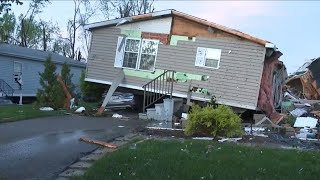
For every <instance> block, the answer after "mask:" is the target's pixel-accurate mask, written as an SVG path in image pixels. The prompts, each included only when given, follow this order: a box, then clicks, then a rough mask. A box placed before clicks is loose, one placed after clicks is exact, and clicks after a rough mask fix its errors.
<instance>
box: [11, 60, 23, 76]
mask: <svg viewBox="0 0 320 180" xmlns="http://www.w3.org/2000/svg"><path fill="white" fill-rule="evenodd" d="M13 71H14V73H15V74H22V63H20V62H14V64H13Z"/></svg>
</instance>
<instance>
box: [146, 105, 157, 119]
mask: <svg viewBox="0 0 320 180" xmlns="http://www.w3.org/2000/svg"><path fill="white" fill-rule="evenodd" d="M155 116H156V109H155V108H147V118H148V119H150V120H155Z"/></svg>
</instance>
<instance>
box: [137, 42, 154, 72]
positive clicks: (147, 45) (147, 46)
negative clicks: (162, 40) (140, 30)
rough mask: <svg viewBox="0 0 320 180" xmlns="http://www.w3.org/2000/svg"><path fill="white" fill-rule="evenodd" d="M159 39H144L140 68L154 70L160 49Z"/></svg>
mask: <svg viewBox="0 0 320 180" xmlns="http://www.w3.org/2000/svg"><path fill="white" fill-rule="evenodd" d="M158 44H159V41H158V40H149V39H143V40H142V44H141V57H140V65H139V69H141V70H149V71H153V70H154V64H155V61H156V55H157V50H158Z"/></svg>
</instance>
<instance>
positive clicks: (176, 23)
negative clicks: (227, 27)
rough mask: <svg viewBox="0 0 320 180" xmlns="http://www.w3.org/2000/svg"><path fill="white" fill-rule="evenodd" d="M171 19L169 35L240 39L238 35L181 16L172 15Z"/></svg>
mask: <svg viewBox="0 0 320 180" xmlns="http://www.w3.org/2000/svg"><path fill="white" fill-rule="evenodd" d="M172 19H173V21H172V29H171V35H179V36H188V37H196V36H204V37H209V38H236V39H241V38H240V37H238V36H235V35H232V34H229V33H225V32H223V31H221V30H219V29H216V28H211V30H210V29H209V27H210V26H207V25H203V24H200V23H198V22H195V21H191V20H189V19H185V18H182V17H178V16H174V17H173V18H172Z"/></svg>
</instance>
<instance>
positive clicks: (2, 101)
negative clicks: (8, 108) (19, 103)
mask: <svg viewBox="0 0 320 180" xmlns="http://www.w3.org/2000/svg"><path fill="white" fill-rule="evenodd" d="M10 104H13V103H12V101H11V100H10V99H7V98H6V97H0V105H10Z"/></svg>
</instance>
